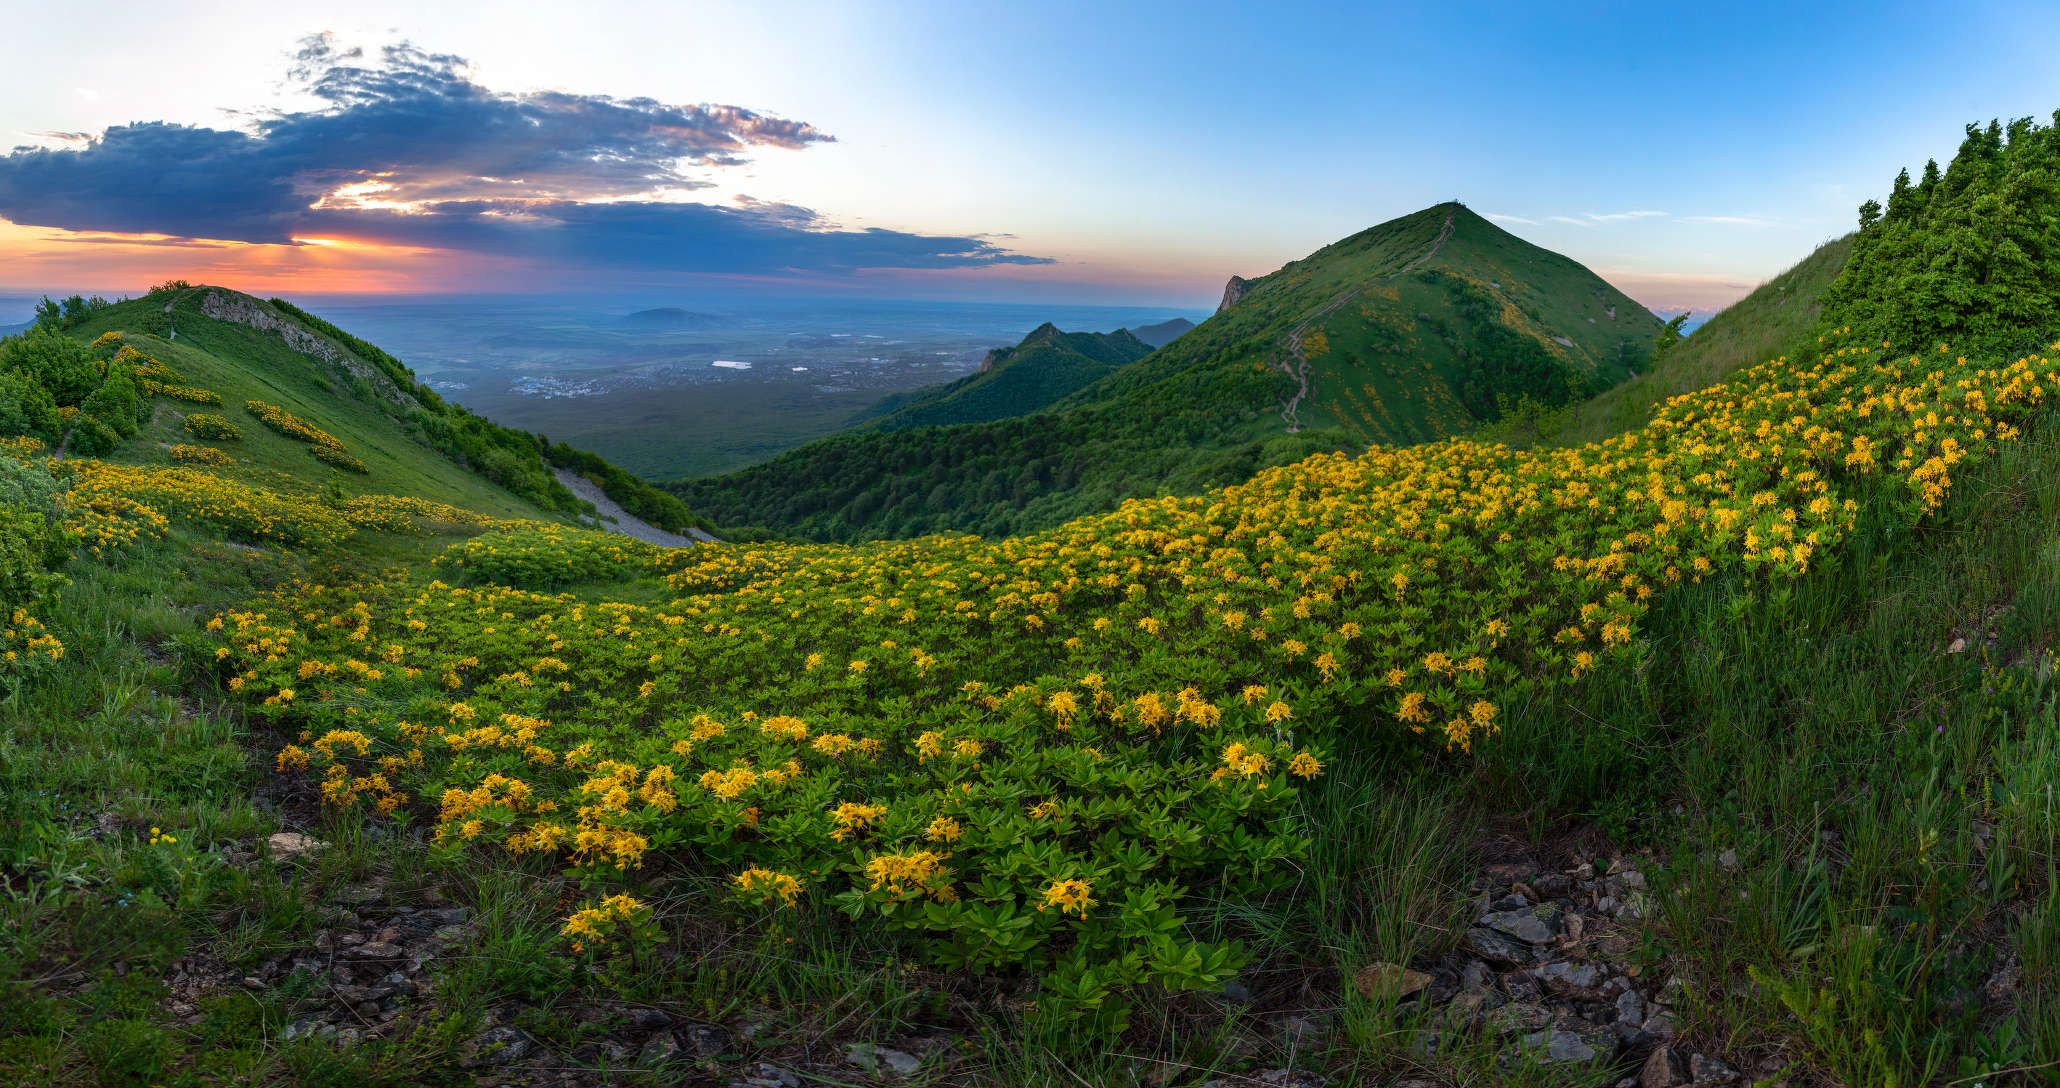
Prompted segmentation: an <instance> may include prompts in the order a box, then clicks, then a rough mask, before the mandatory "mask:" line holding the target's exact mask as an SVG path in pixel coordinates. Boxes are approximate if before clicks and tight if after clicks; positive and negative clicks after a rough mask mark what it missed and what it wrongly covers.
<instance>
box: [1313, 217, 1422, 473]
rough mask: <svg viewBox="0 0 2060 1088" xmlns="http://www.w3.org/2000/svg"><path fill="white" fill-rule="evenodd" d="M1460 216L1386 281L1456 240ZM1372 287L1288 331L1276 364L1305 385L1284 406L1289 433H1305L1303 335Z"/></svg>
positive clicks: (1342, 297) (1348, 294)
mask: <svg viewBox="0 0 2060 1088" xmlns="http://www.w3.org/2000/svg"><path fill="white" fill-rule="evenodd" d="M1458 214H1459V209H1458V208H1453V209H1452V210H1451V211H1449V212H1446V213H1445V225H1444V226H1442V227H1440V228H1438V237H1437V239H1436V240H1435V241H1433V242H1431V248H1430V249H1428V250H1426V251H1425V252H1424V254H1423V256H1421V257H1418V258H1417V259H1415V260H1413V261H1410V262H1409V263H1408V264H1405V265H1403V266H1402V267H1401V268H1400V269H1399V270H1397V271H1396V272H1394V273H1393V274H1391V275H1388V276H1384V277H1382V279H1383V280H1394V279H1400V278H1401V277H1403V276H1406V275H1408V274H1409V273H1411V272H1414V271H1415V270H1416V269H1417V268H1419V267H1421V266H1422V265H1423V263H1424V262H1425V261H1428V260H1430V259H1431V258H1432V257H1435V256H1437V255H1438V251H1439V250H1441V249H1443V248H1445V242H1446V240H1448V239H1450V238H1451V237H1452V221H1453V218H1454V217H1455V216H1457V215H1458ZM1370 286H1372V284H1366V283H1362V284H1360V285H1359V286H1357V287H1353V288H1350V289H1348V290H1345V291H1341V292H1339V293H1338V297H1336V298H1334V299H1331V300H1330V301H1329V302H1327V303H1325V304H1324V306H1323V308H1322V309H1320V310H1318V311H1316V312H1315V313H1313V314H1310V315H1309V316H1308V317H1305V318H1303V319H1302V323H1301V324H1299V325H1296V326H1295V327H1294V328H1292V329H1289V330H1288V334H1287V338H1286V339H1287V354H1286V356H1285V357H1283V358H1282V359H1280V360H1279V361H1278V362H1276V363H1275V364H1274V365H1275V366H1278V367H1279V368H1280V369H1282V370H1283V371H1286V372H1287V374H1288V375H1289V376H1290V377H1292V378H1294V379H1295V380H1296V381H1297V382H1299V383H1301V387H1300V388H1298V389H1296V390H1295V395H1294V396H1293V397H1290V398H1289V399H1288V402H1287V403H1286V404H1283V405H1281V406H1280V418H1281V419H1283V420H1286V421H1287V433H1289V434H1295V433H1298V432H1299V431H1301V429H1302V421H1301V419H1300V417H1299V416H1298V415H1297V414H1296V413H1297V410H1298V409H1300V408H1301V406H1302V400H1303V398H1305V397H1307V396H1308V395H1309V360H1308V359H1306V358H1304V357H1303V355H1302V334H1303V333H1305V332H1307V331H1309V326H1311V325H1313V324H1315V323H1316V322H1318V321H1321V320H1323V319H1324V318H1326V317H1329V316H1330V315H1331V314H1332V313H1333V312H1335V311H1336V310H1337V308H1338V307H1340V306H1343V305H1344V304H1345V303H1347V302H1349V301H1351V300H1352V299H1353V298H1354V297H1355V296H1357V295H1358V294H1359V292H1361V291H1364V290H1366V289H1367V288H1368V287H1370Z"/></svg>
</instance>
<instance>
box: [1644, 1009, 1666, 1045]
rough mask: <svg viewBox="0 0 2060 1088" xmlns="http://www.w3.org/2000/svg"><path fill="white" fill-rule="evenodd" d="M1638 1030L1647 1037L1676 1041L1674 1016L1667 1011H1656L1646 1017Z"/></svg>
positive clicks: (1664, 1041)
mask: <svg viewBox="0 0 2060 1088" xmlns="http://www.w3.org/2000/svg"><path fill="white" fill-rule="evenodd" d="M1638 1030H1639V1032H1640V1033H1642V1034H1644V1035H1645V1036H1646V1037H1647V1038H1650V1039H1657V1040H1659V1041H1660V1042H1663V1043H1670V1042H1673V1041H1674V1018H1673V1017H1671V1016H1668V1015H1667V1014H1666V1013H1656V1014H1654V1015H1652V1016H1648V1017H1646V1018H1645V1022H1644V1023H1643V1024H1640V1025H1638Z"/></svg>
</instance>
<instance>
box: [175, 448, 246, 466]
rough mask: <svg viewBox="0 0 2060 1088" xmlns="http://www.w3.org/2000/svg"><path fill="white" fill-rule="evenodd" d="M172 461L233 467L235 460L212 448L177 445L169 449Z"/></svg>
mask: <svg viewBox="0 0 2060 1088" xmlns="http://www.w3.org/2000/svg"><path fill="white" fill-rule="evenodd" d="M170 452H171V455H172V460H174V461H178V462H180V463H182V464H188V465H233V464H235V463H236V459H235V458H233V457H231V456H229V455H228V454H226V453H223V452H222V451H221V450H218V449H215V448H214V447H212V446H187V445H178V446H173V447H172V448H171V451H170Z"/></svg>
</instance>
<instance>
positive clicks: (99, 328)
mask: <svg viewBox="0 0 2060 1088" xmlns="http://www.w3.org/2000/svg"><path fill="white" fill-rule="evenodd" d="M253 301H254V300H253ZM162 303H163V300H155V302H152V301H151V300H144V301H142V302H138V303H122V304H117V305H116V306H114V307H111V308H110V309H108V310H106V311H103V312H101V313H99V314H97V315H95V316H94V317H93V318H92V319H91V320H89V321H88V322H86V323H85V324H84V325H83V326H82V327H80V328H79V330H78V334H79V335H83V336H87V337H91V336H94V335H97V334H99V333H102V332H107V331H123V332H125V335H126V339H127V340H128V342H129V343H131V344H133V345H134V346H136V347H137V348H138V349H140V350H142V351H145V352H147V353H149V354H150V355H153V356H155V357H156V358H158V359H160V360H162V361H163V362H165V363H166V364H167V365H169V366H171V367H172V368H173V369H175V370H177V371H179V372H180V373H181V374H182V375H183V376H184V377H185V378H186V382H187V384H189V385H192V386H195V387H198V388H202V389H207V390H211V391H213V392H215V393H218V394H220V395H221V398H222V404H221V405H220V406H208V405H197V404H190V403H184V402H179V401H174V400H162V399H161V400H160V401H159V402H158V404H157V410H156V412H155V413H154V414H153V416H152V419H151V421H150V422H149V423H148V424H146V425H145V426H144V427H143V429H142V430H141V431H140V432H139V434H138V435H137V437H136V439H134V440H132V441H131V442H130V443H129V444H127V445H125V446H124V447H122V448H120V449H117V450H116V451H115V453H114V455H113V456H112V457H111V458H110V459H112V460H118V461H126V460H135V461H153V460H162V459H163V457H164V449H165V448H166V447H169V446H173V445H179V444H194V443H198V444H203V445H206V444H210V443H206V442H204V441H203V440H201V439H199V438H196V437H195V436H194V435H192V434H190V433H188V432H187V431H185V430H184V429H183V421H184V420H185V418H186V416H187V415H189V414H193V413H206V414H213V415H220V416H222V417H224V418H226V419H228V420H230V422H231V423H233V424H234V425H235V426H236V427H237V429H238V430H239V431H240V432H241V434H242V438H241V439H240V440H238V441H234V442H222V443H212V445H215V446H217V447H218V448H220V449H221V450H222V451H223V452H225V453H227V454H229V455H230V456H231V457H233V458H235V460H236V465H237V469H238V472H239V474H240V475H247V476H249V477H250V478H253V479H273V480H277V481H280V482H286V483H292V482H305V481H309V480H322V481H327V480H334V481H336V482H337V483H338V484H340V485H344V486H346V487H348V488H349V489H350V490H353V491H369V492H374V493H384V494H399V495H413V496H417V497H420V498H425V499H430V500H433V501H437V502H447V503H451V504H453V505H457V506H465V507H468V508H472V509H477V510H480V511H482V512H487V513H493V514H498V515H503V516H511V517H513V516H524V517H546V516H549V515H550V514H551V513H552V512H554V511H553V510H552V509H551V508H549V507H547V506H545V505H543V504H540V503H538V502H535V501H532V500H529V499H525V498H523V497H521V496H519V495H517V494H515V493H513V492H511V491H509V490H508V489H507V488H505V487H502V486H498V485H496V484H495V483H493V482H492V481H490V480H488V479H486V478H484V477H482V476H480V475H479V474H478V473H475V472H469V471H465V470H463V469H461V468H460V467H459V466H457V465H455V464H453V463H452V462H451V460H450V459H449V458H448V457H446V456H444V455H443V454H442V453H440V452H438V451H437V450H435V449H433V448H431V447H429V446H428V445H426V444H424V443H423V442H422V441H421V440H420V438H419V437H417V438H415V439H414V440H409V439H408V438H405V437H403V436H404V435H405V434H406V429H405V424H404V422H403V421H404V420H405V418H406V417H405V415H403V414H401V413H402V411H403V409H402V408H401V407H400V406H399V405H396V404H393V403H392V402H390V401H387V400H385V399H384V398H381V397H379V396H377V395H373V394H369V390H365V389H362V388H354V387H353V385H352V383H351V376H350V374H349V373H348V372H347V371H344V370H343V369H341V368H340V367H332V366H327V365H324V364H323V363H321V362H320V361H317V360H314V359H311V358H309V357H308V356H306V355H303V354H301V353H300V352H298V351H295V350H293V349H292V348H291V347H289V346H287V344H286V343H285V341H283V340H282V339H280V338H279V337H278V336H277V335H276V334H272V333H267V332H263V331H260V330H257V329H254V328H251V327H249V326H247V325H241V324H236V323H233V322H228V321H219V320H215V319H213V318H209V317H206V316H205V315H203V314H201V313H200V312H199V309H198V305H197V302H196V303H195V304H194V305H193V306H191V307H177V306H175V308H174V314H173V319H174V321H175V328H176V330H177V338H176V339H174V340H166V339H164V338H162V337H157V336H151V335H149V334H146V333H137V332H132V331H128V330H132V329H134V328H135V327H136V326H137V324H138V322H137V321H136V318H137V317H138V316H139V311H143V310H145V309H147V308H148V307H149V306H151V305H157V306H161V305H162ZM160 312H161V311H160ZM247 400H260V401H264V402H266V403H269V404H274V405H277V406H279V407H282V408H285V409H286V410H287V411H289V412H292V413H294V414H295V415H297V416H300V417H302V418H304V419H307V420H309V421H310V422H312V423H314V424H315V425H316V426H318V427H320V428H321V429H322V430H324V431H327V432H328V433H330V434H332V435H334V436H336V437H337V438H338V439H341V440H342V442H343V444H344V446H345V448H346V449H347V450H348V451H349V452H350V453H351V455H353V456H355V457H357V458H359V459H360V460H362V461H363V462H364V463H365V465H366V466H367V467H368V468H370V469H371V472H370V473H369V474H368V475H362V476H360V475H356V474H353V473H346V472H343V471H340V470H337V469H333V468H330V467H329V466H327V465H324V464H323V463H321V462H320V461H317V460H315V459H314V458H313V457H311V456H310V455H309V453H308V443H306V442H304V441H301V440H298V439H294V438H289V437H287V436H285V435H281V434H277V433H274V432H273V431H271V430H269V429H267V428H266V427H264V426H262V425H261V424H260V423H259V422H258V421H257V420H255V419H253V418H252V417H251V416H250V414H249V413H248V412H246V411H245V409H244V407H243V404H244V402H245V401H247ZM410 403H412V401H411V402H410ZM417 410H419V408H418V409H417ZM418 434H419V432H418ZM568 509H569V507H568Z"/></svg>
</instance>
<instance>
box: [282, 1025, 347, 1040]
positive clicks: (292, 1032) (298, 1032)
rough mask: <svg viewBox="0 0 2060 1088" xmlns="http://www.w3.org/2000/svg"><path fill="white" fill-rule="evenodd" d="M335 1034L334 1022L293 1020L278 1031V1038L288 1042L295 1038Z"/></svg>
mask: <svg viewBox="0 0 2060 1088" xmlns="http://www.w3.org/2000/svg"><path fill="white" fill-rule="evenodd" d="M335 1034H336V1025H335V1024H330V1023H326V1022H324V1021H321V1020H295V1021H294V1022H293V1023H291V1024H288V1025H286V1027H285V1029H284V1030H282V1031H281V1032H280V1033H279V1038H280V1039H281V1040H283V1041H285V1042H289V1043H290V1042H292V1041H293V1040H295V1039H305V1038H308V1037H311V1036H312V1037H315V1038H321V1037H323V1036H332V1035H335Z"/></svg>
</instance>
